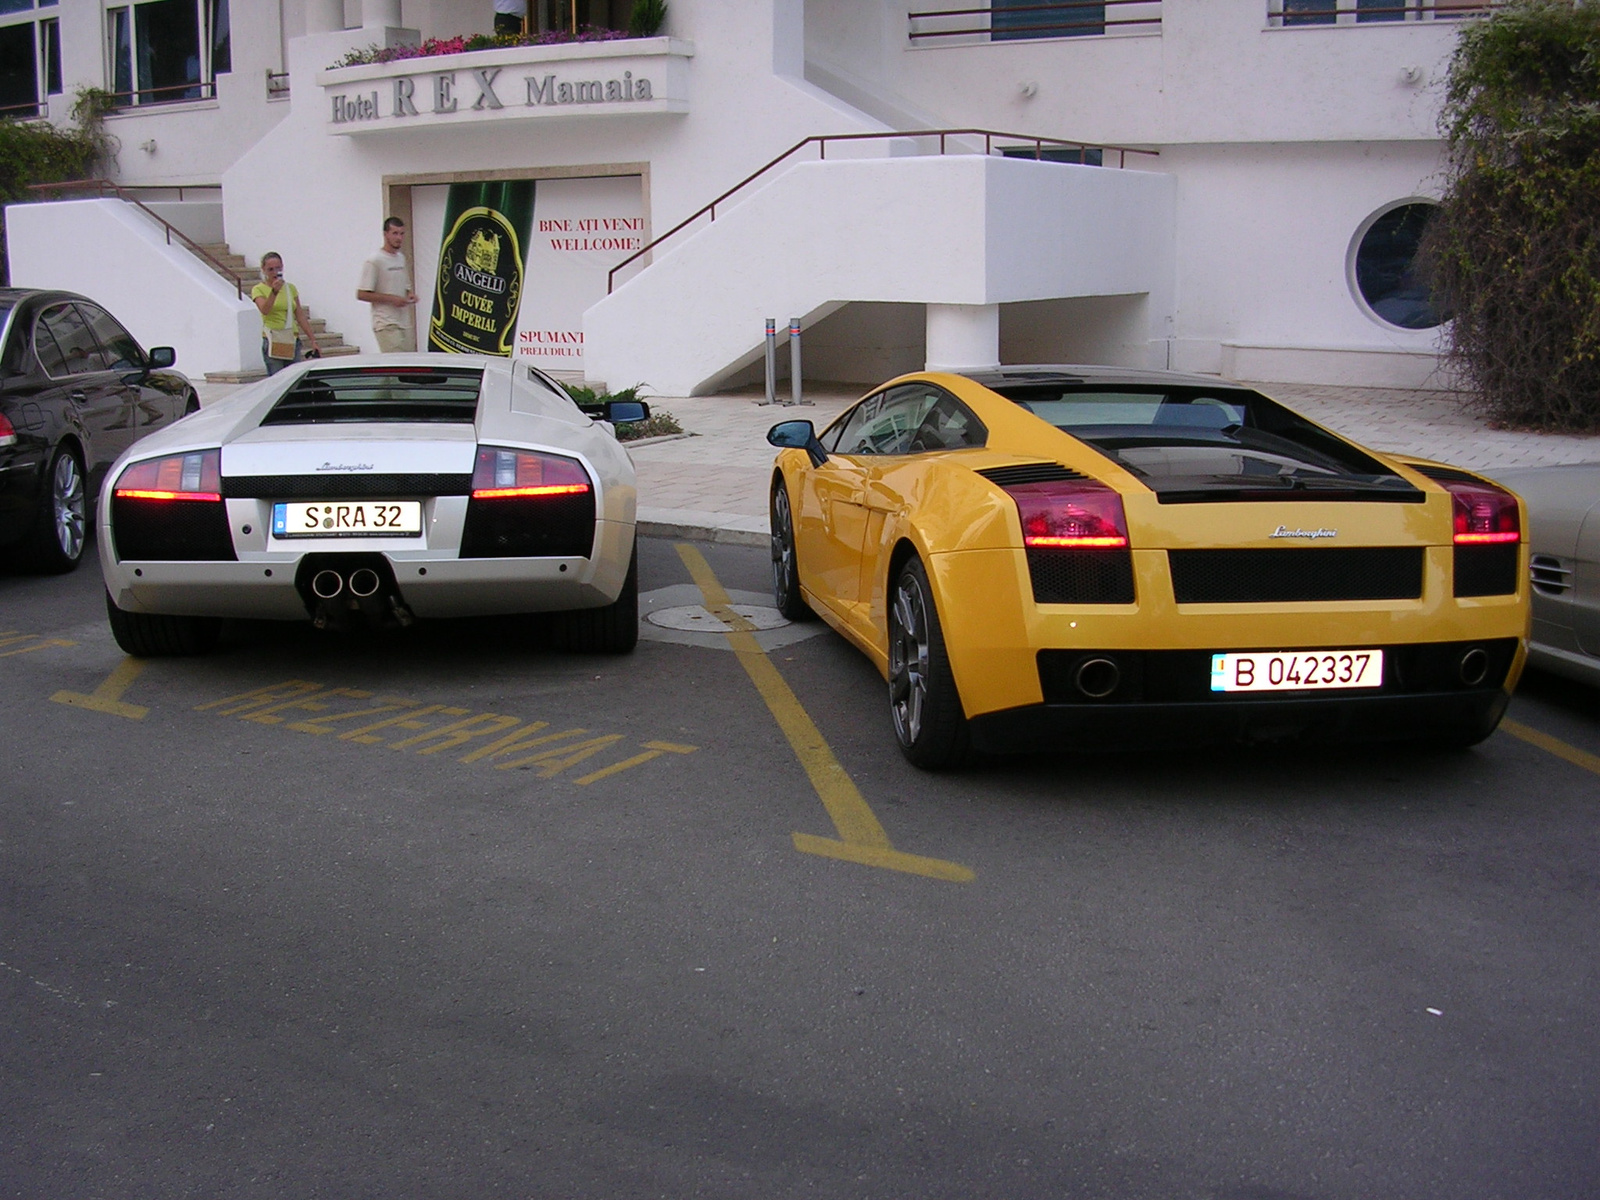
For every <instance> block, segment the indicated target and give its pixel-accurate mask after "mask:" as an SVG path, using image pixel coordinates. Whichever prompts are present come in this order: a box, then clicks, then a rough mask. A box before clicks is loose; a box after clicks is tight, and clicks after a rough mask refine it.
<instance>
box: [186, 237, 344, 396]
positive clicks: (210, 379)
mask: <svg viewBox="0 0 1600 1200" xmlns="http://www.w3.org/2000/svg"><path fill="white" fill-rule="evenodd" d="M201 249H203V250H204V251H205V252H206V253H207V254H209V255H211V257H212V258H214V259H216V260H217V263H220V264H221V268H220V269H218V268H217V266H216V265H215V264H213V263H209V262H206V260H205V259H203V258H202V259H200V261H201V262H203V263H206V265H207V266H208V267H211V268H212V269H213V270H216V272H217V274H218V275H221V276H222V278H224V279H226V280H227V281H228V282H229V283H230V284H234V283H236V284H241V285H242V286H243V287H244V293H245V297H246V298H247V299H248V297H249V295H250V289H251V288H253V287H254V286H255V285H256V284H257V283H259V282H261V273H260V272H259V271H258V270H257V269H256V268H255V267H253V266H251V265H250V264H249V263H248V262H246V261H245V257H244V255H242V254H235V253H234V252H233V250H232V249H231V248H230V247H229V246H228V244H227V243H226V242H212V243H209V244H207V245H204V246H202V247H201ZM196 257H198V256H196ZM306 312H307V314H308V318H309V320H310V323H311V332H312V333H314V334H315V335H316V338H317V349H318V350H320V351H321V352H322V357H324V358H342V357H343V356H345V355H347V354H360V353H361V347H359V346H352V345H350V344H349V343H348V342H346V341H345V340H344V335H343V334H339V333H330V332H329V331H328V323H327V321H325V320H324V319H323V318H321V317H319V316H316V315H315V314H313V313H312V312H311V306H310V305H307V306H306ZM266 374H267V373H266V371H265V369H262V370H247V371H207V372H206V382H207V383H250V382H252V381H254V380H257V379H265V378H266Z"/></svg>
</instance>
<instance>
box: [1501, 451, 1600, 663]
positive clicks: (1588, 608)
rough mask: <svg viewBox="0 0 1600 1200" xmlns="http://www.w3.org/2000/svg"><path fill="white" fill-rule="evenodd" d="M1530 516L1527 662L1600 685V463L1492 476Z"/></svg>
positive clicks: (1537, 468) (1535, 468)
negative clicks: (1530, 595)
mask: <svg viewBox="0 0 1600 1200" xmlns="http://www.w3.org/2000/svg"><path fill="white" fill-rule="evenodd" d="M1494 477H1495V479H1496V480H1498V481H1499V482H1501V483H1503V484H1505V485H1506V486H1507V487H1509V488H1511V489H1512V490H1513V491H1515V492H1517V493H1519V494H1520V495H1521V496H1522V499H1523V501H1524V503H1525V504H1526V505H1527V511H1528V543H1529V547H1528V548H1529V551H1530V559H1529V570H1530V573H1531V574H1532V576H1533V634H1532V640H1531V641H1530V643H1529V645H1528V661H1529V662H1530V663H1532V664H1533V665H1534V666H1536V667H1543V668H1545V669H1546V670H1548V671H1553V672H1554V673H1556V674H1558V675H1565V676H1566V677H1568V678H1569V679H1576V680H1579V681H1581V682H1583V683H1592V684H1596V685H1600V463H1580V464H1577V465H1575V466H1565V467H1522V468H1515V469H1512V470H1506V471H1496V472H1494Z"/></svg>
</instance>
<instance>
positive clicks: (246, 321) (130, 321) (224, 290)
mask: <svg viewBox="0 0 1600 1200" xmlns="http://www.w3.org/2000/svg"><path fill="white" fill-rule="evenodd" d="M6 232H7V241H8V246H9V251H10V257H11V282H12V285H13V286H15V287H27V288H63V289H65V290H67V291H71V292H79V293H81V294H83V295H85V296H88V297H90V298H91V299H93V300H95V301H98V302H99V303H100V304H102V305H104V306H105V307H106V308H107V309H109V310H110V311H111V313H112V314H113V315H115V316H116V318H117V320H119V321H121V322H122V323H123V325H125V326H127V329H128V332H129V333H131V334H133V336H134V337H136V338H138V339H139V342H140V344H142V345H143V346H145V347H146V348H147V349H148V348H149V347H151V346H172V347H174V348H175V349H176V350H177V351H178V368H179V370H181V371H183V372H185V373H186V374H187V375H189V376H190V378H193V379H199V378H200V377H201V376H202V375H204V374H205V372H207V371H237V370H239V369H241V367H247V366H248V367H254V366H257V365H259V363H260V361H261V314H260V313H258V312H257V311H256V307H255V305H254V304H252V303H251V302H250V301H249V300H241V299H239V297H238V296H237V294H236V293H235V291H234V289H233V288H231V287H229V286H228V285H227V284H225V283H224V282H223V281H222V278H221V277H220V276H219V275H217V274H216V273H215V272H214V271H212V270H211V269H210V268H209V267H207V266H205V265H204V264H203V263H201V262H200V260H199V259H197V258H195V257H194V256H193V255H192V254H190V253H189V252H188V251H187V250H184V249H182V248H181V247H178V246H169V245H167V243H166V235H165V233H164V232H163V231H162V229H161V227H160V226H159V225H157V224H156V223H155V222H154V221H152V220H151V219H150V218H149V217H147V216H145V215H144V214H143V213H141V212H140V211H139V210H138V209H136V208H134V207H133V206H132V205H130V204H125V203H124V202H123V201H121V200H65V201H59V202H55V203H47V204H11V205H7V206H6Z"/></svg>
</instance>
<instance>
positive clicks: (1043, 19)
mask: <svg viewBox="0 0 1600 1200" xmlns="http://www.w3.org/2000/svg"><path fill="white" fill-rule="evenodd" d="M907 22H908V25H909V32H908V36H909V37H910V39H911V44H912V45H914V46H915V45H919V44H920V45H941V44H948V43H951V42H962V41H965V42H969V43H970V42H973V41H984V42H1004V41H1021V40H1025V39H1030V38H1068V37H1099V36H1102V35H1105V34H1111V33H1141V32H1144V33H1150V32H1156V33H1159V32H1160V30H1161V0H1058V2H1057V3H1054V4H1041V3H1031V4H1005V3H996V4H992V5H991V4H986V5H984V6H983V7H982V8H940V9H927V10H924V11H922V12H913V13H909V14H907Z"/></svg>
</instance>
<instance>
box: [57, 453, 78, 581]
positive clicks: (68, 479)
mask: <svg viewBox="0 0 1600 1200" xmlns="http://www.w3.org/2000/svg"><path fill="white" fill-rule="evenodd" d="M50 498H51V502H52V507H53V509H54V515H55V524H56V544H57V545H58V546H60V547H61V554H62V557H64V558H66V559H68V560H69V561H72V562H76V561H77V560H78V557H79V556H80V555H81V554H82V553H83V542H84V536H85V533H86V529H87V521H86V519H85V516H84V495H83V473H82V472H81V471H79V470H78V460H77V459H75V458H73V457H72V455H70V454H63V455H61V456H60V457H59V458H57V459H56V469H55V473H54V475H53V476H52V477H51V480H50Z"/></svg>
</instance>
